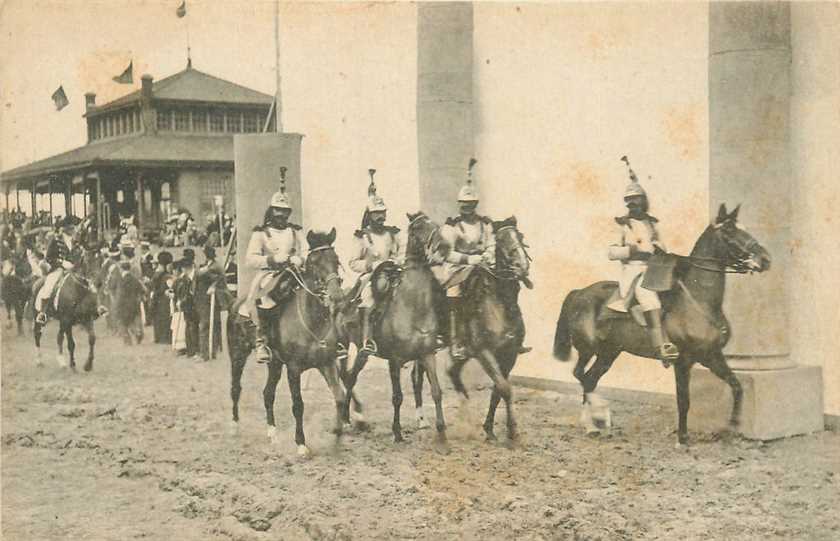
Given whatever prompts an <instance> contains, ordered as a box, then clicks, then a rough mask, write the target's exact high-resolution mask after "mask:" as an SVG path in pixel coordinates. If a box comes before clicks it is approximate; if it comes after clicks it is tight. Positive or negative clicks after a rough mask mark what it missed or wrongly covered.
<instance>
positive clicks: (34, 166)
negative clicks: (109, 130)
mask: <svg viewBox="0 0 840 541" xmlns="http://www.w3.org/2000/svg"><path fill="white" fill-rule="evenodd" d="M97 165H100V166H101V165H135V166H167V165H171V166H184V167H189V166H190V165H225V166H228V165H229V166H230V167H233V136H232V135H212V136H197V135H160V134H158V135H135V136H129V137H122V138H118V139H109V140H104V141H101V142H97V143H91V144H88V145H85V146H83V147H79V148H76V149H73V150H70V151H68V152H63V153H61V154H56V155H55V156H50V157H49V158H46V159H43V160H39V161H37V162H33V163H30V164H27V165H23V166H21V167H17V168H15V169H11V170H9V171H4V172H3V174H2V181H3V182H9V181H12V180H21V179H28V178H32V177H36V176H44V175H49V174H53V173H59V172H62V171H68V170H73V169H78V168H81V167H89V166H97Z"/></svg>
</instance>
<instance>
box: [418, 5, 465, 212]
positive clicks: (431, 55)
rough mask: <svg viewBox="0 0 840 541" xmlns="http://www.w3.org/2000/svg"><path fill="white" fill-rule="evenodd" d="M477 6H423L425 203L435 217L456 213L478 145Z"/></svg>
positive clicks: (420, 148) (420, 56)
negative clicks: (475, 118)
mask: <svg viewBox="0 0 840 541" xmlns="http://www.w3.org/2000/svg"><path fill="white" fill-rule="evenodd" d="M472 68H473V7H472V3H469V2H440V3H439V2H428V3H427V2H421V3H420V4H418V6H417V145H418V149H417V155H418V158H419V173H420V208H421V209H422V210H424V211H425V212H427V213H429V214H430V216H431V218H432V219H433V220H435V221H438V222H440V221H442V220H444V219H445V218H446V217H447V216H448V215H451V214H453V213H455V211H456V205H455V199H456V198H457V195H458V190H459V189H460V187H461V185H462V184H463V183H464V181H465V179H466V171H467V163H468V162H469V160H470V158H471V157H472V156H473V153H474V146H473V118H472V102H473V86H472V76H473V74H472Z"/></svg>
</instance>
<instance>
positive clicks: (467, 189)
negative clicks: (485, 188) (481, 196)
mask: <svg viewBox="0 0 840 541" xmlns="http://www.w3.org/2000/svg"><path fill="white" fill-rule="evenodd" d="M476 163H478V161H477V160H476V159H475V158H471V159H470V164H469V166H468V168H467V183H466V184H464V185H463V186H462V187H461V190H460V191H459V192H458V202H459V203H470V202H478V190H476V188H475V186H473V178H472V175H473V167H475V164H476Z"/></svg>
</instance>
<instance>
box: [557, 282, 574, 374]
mask: <svg viewBox="0 0 840 541" xmlns="http://www.w3.org/2000/svg"><path fill="white" fill-rule="evenodd" d="M577 293H578V290H577V289H575V290H572V291H571V292H570V293H569V294H568V295H567V296H566V300H564V301H563V308H562V309H560V317H559V318H558V319H557V328H556V329H555V331H554V358H555V359H557V360H558V361H562V362H567V361H568V360H569V355H570V353H571V350H572V335H571V330H570V328H569V316H570V312H571V311H572V305H573V304H574V300H575V297H576V296H577Z"/></svg>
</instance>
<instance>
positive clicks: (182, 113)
mask: <svg viewBox="0 0 840 541" xmlns="http://www.w3.org/2000/svg"><path fill="white" fill-rule="evenodd" d="M175 131H190V112H189V110H188V109H175Z"/></svg>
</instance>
